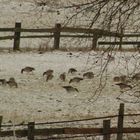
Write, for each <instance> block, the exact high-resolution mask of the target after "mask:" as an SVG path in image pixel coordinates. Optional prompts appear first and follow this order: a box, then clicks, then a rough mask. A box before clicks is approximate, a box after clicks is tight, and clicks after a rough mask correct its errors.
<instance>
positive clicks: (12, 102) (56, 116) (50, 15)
mask: <svg viewBox="0 0 140 140" xmlns="http://www.w3.org/2000/svg"><path fill="white" fill-rule="evenodd" d="M31 1H32V2H31ZM41 8H42V7H37V6H36V5H35V4H34V3H33V0H26V1H21V0H0V12H1V15H0V18H1V20H0V25H1V27H14V24H15V22H16V21H21V22H22V27H24V28H48V27H54V25H55V23H57V22H59V23H63V22H64V20H65V18H66V16H65V15H67V12H68V13H70V12H69V11H65V12H64V11H63V10H60V15H58V14H57V11H56V9H55V8H52V7H49V6H46V7H45V8H46V9H44V10H43V11H42V10H41ZM48 9H50V10H49V12H47V13H46V11H48ZM39 11H41V12H39ZM84 21H85V20H84V19H83V21H79V22H80V23H82V24H83V22H84ZM80 25H81V24H80ZM2 35H3V36H4V35H9V33H1V34H0V36H2ZM11 35H12V34H11ZM22 35H23V34H22ZM89 41H90V42H89ZM49 42H51V43H50V44H49ZM91 42H92V41H91V40H86V41H85V40H84V39H82V40H80V41H79V40H78V41H77V40H76V41H75V40H74V39H73V38H70V39H67V41H65V40H63V39H61V46H62V47H64V48H66V47H78V46H80V47H89V46H91ZM43 44H44V46H45V45H46V44H48V45H50V46H49V47H52V40H51V41H49V40H46V39H41V40H40V39H29V40H28V39H25V40H24V39H23V40H21V44H20V46H21V48H24V47H29V48H32V47H36V48H39V45H43ZM12 45H13V41H9V40H8V41H6V40H4V41H1V44H0V48H3V47H8V48H12ZM113 56H115V60H114V61H111V62H109V64H108V69H107V72H106V73H105V74H104V75H103V76H107V77H103V79H102V82H103V83H104V81H105V78H107V80H106V86H105V87H104V89H103V91H102V92H101V94H95V91H96V89H97V88H98V86H99V83H100V82H99V81H100V72H101V70H103V67H102V66H104V64H105V62H106V61H107V54H105V55H104V56H103V55H101V52H94V51H92V52H85V53H83V52H74V53H73V55H72V56H70V55H69V52H61V51H53V52H46V53H43V54H38V53H37V52H35V53H33V52H26V53H22V52H21V53H20V52H17V53H13V52H11V53H8V51H6V52H0V77H1V79H3V78H5V79H6V80H8V79H9V78H10V77H14V78H15V79H16V81H17V83H18V88H10V87H9V86H8V85H6V86H3V85H0V106H1V107H0V115H2V116H3V124H7V123H8V122H9V120H11V121H12V122H13V123H15V124H18V123H21V122H23V121H24V122H25V123H27V122H29V121H35V122H46V121H60V120H74V119H82V118H90V117H98V116H108V115H113V114H117V113H118V108H119V104H120V103H121V102H122V101H121V100H118V99H116V98H117V97H118V96H119V95H120V88H119V87H118V86H117V85H115V83H114V82H113V77H114V76H118V75H124V74H125V75H129V74H131V73H132V72H134V73H135V72H139V68H140V54H139V53H123V52H122V53H121V52H117V53H116V54H115V53H114V54H113ZM25 66H32V67H34V68H35V71H34V73H33V74H26V73H24V74H21V69H22V68H24V67H25ZM71 67H74V68H76V69H77V70H78V72H77V73H76V74H74V75H71V74H67V81H66V82H62V81H61V80H60V79H59V75H60V74H61V73H63V72H66V73H67V72H68V69H69V68H71ZM48 69H53V70H54V78H53V79H52V80H51V81H49V82H46V80H45V77H43V76H42V74H43V72H44V71H46V70H48ZM134 70H136V71H134ZM87 71H93V73H94V74H95V77H94V78H93V79H84V80H83V81H81V82H80V83H77V84H76V83H73V84H71V85H72V86H74V87H76V88H77V89H78V90H79V92H78V93H77V92H71V93H68V92H67V91H66V90H65V89H63V88H62V86H63V85H69V80H70V79H71V78H72V77H74V76H79V77H82V74H83V73H84V72H87ZM130 84H131V83H130ZM139 87H140V85H139V84H138V86H137V87H136V88H135V90H139ZM133 92H134V91H131V92H130V93H127V92H126V94H121V96H120V97H121V98H122V99H123V100H127V101H129V102H132V101H133V102H137V100H138V101H140V95H139V94H138V95H137V97H136V96H133V95H134V94H133ZM98 93H99V92H98ZM131 95H132V96H131ZM98 97H99V98H98ZM89 99H91V101H89ZM96 99H97V100H96ZM129 102H127V103H125V113H140V102H138V103H129ZM139 120H140V118H139V117H133V118H130V119H129V118H128V119H127V120H125V125H126V126H132V124H133V126H139V123H136V124H134V121H136V122H137V121H139ZM90 124H91V123H90ZM93 124H96V125H97V126H100V125H102V122H101V121H98V122H94V123H93ZM98 124H99V125H98ZM112 125H115V126H116V122H113V123H112ZM67 126H68V125H67Z"/></svg>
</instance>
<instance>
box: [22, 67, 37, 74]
mask: <svg viewBox="0 0 140 140" xmlns="http://www.w3.org/2000/svg"><path fill="white" fill-rule="evenodd" d="M34 70H35V68H33V67H25V68H23V69H21V73H23V72H28V73H29V72H32V71H34Z"/></svg>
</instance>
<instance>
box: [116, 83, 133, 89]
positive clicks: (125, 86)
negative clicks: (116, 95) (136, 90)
mask: <svg viewBox="0 0 140 140" xmlns="http://www.w3.org/2000/svg"><path fill="white" fill-rule="evenodd" d="M116 85H118V86H119V87H120V89H125V88H129V89H132V86H131V85H127V84H125V83H117V84H116Z"/></svg>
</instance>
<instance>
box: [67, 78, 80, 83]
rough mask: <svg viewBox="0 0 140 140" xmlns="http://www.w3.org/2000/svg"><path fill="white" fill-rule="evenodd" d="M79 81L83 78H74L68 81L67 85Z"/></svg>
mask: <svg viewBox="0 0 140 140" xmlns="http://www.w3.org/2000/svg"><path fill="white" fill-rule="evenodd" d="M81 80H83V78H80V77H74V78H72V79H70V81H69V83H73V82H76V83H79V82H80V81H81Z"/></svg>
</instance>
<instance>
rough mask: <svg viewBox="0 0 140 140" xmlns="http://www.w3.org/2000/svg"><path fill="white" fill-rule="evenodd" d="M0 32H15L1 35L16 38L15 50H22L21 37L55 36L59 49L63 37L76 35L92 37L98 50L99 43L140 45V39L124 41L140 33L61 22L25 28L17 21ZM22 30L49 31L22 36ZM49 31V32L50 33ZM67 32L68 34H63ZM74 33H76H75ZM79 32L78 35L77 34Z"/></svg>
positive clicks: (94, 46)
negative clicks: (112, 38)
mask: <svg viewBox="0 0 140 140" xmlns="http://www.w3.org/2000/svg"><path fill="white" fill-rule="evenodd" d="M0 32H14V35H13V36H1V37H0V40H7V39H14V43H13V50H14V51H17V50H20V39H21V38H54V49H59V46H60V38H61V37H74V38H92V49H93V50H96V46H97V43H98V44H99V45H119V49H122V45H128V44H129V45H131V44H132V45H134V44H135V45H138V46H139V45H140V41H139V42H137V41H135V42H134V41H131V42H123V40H122V39H123V38H124V37H140V34H123V33H122V32H121V33H115V32H110V31H107V30H101V29H96V28H95V29H86V28H73V27H61V24H56V25H55V27H54V28H43V29H24V28H21V23H15V27H14V28H0ZM22 32H28V33H47V35H27V36H25V35H24V36H21V33H22ZM48 33H49V34H48ZM62 33H66V34H62ZM73 34H74V35H73ZM77 34H78V35H77ZM81 34H82V35H81ZM103 36H105V37H117V38H119V40H120V41H119V42H98V39H99V38H101V37H103Z"/></svg>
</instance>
